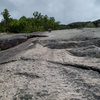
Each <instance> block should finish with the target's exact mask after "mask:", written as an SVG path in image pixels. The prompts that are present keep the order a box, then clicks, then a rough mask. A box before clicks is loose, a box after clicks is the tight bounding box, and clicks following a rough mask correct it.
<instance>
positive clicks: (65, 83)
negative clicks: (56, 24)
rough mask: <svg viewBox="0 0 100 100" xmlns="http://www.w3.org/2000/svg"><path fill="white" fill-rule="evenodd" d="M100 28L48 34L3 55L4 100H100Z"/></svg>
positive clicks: (0, 85)
mask: <svg viewBox="0 0 100 100" xmlns="http://www.w3.org/2000/svg"><path fill="white" fill-rule="evenodd" d="M99 33H100V29H80V30H77V29H73V30H62V31H52V32H51V33H48V32H45V33H44V34H45V35H48V37H42V38H40V37H36V38H31V39H29V40H27V41H26V42H24V43H22V44H20V45H18V46H16V47H14V48H10V49H8V50H5V51H1V52H0V100H100V34H99Z"/></svg>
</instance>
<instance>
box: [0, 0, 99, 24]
mask: <svg viewBox="0 0 100 100" xmlns="http://www.w3.org/2000/svg"><path fill="white" fill-rule="evenodd" d="M5 8H7V9H8V10H9V12H10V14H11V17H13V18H20V17H21V16H26V17H32V14H33V12H34V11H39V12H41V13H42V14H47V15H48V16H49V17H55V19H56V21H60V22H61V23H63V24H68V23H72V22H77V21H93V20H96V19H100V0H0V12H2V11H3V10H4V9H5ZM1 19H2V16H1V15H0V20H1Z"/></svg>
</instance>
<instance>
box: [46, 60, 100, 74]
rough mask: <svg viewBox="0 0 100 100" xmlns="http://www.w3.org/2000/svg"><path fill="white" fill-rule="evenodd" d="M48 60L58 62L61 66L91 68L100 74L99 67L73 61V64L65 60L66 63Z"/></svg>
mask: <svg viewBox="0 0 100 100" xmlns="http://www.w3.org/2000/svg"><path fill="white" fill-rule="evenodd" d="M48 62H50V63H53V64H60V65H63V66H72V67H76V68H80V69H85V70H92V71H95V72H98V73H99V74H100V69H99V68H96V67H95V66H88V65H82V64H75V63H74V64H73V63H67V62H66V63H60V62H54V61H48Z"/></svg>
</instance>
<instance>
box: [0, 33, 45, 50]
mask: <svg viewBox="0 0 100 100" xmlns="http://www.w3.org/2000/svg"><path fill="white" fill-rule="evenodd" d="M2 35H4V36H2ZM34 37H46V36H43V35H37V34H34V33H33V34H17V35H7V34H1V37H0V49H1V50H6V49H9V48H11V47H14V46H16V45H18V44H20V43H23V42H25V41H26V40H28V39H29V38H34Z"/></svg>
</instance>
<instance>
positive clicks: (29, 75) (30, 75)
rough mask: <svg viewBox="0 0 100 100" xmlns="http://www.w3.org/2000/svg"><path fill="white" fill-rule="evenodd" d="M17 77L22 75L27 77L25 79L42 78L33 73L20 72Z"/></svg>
mask: <svg viewBox="0 0 100 100" xmlns="http://www.w3.org/2000/svg"><path fill="white" fill-rule="evenodd" d="M15 75H20V76H25V77H29V78H33V79H35V78H40V76H38V75H36V74H32V73H27V72H23V73H21V72H18V73H15Z"/></svg>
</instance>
